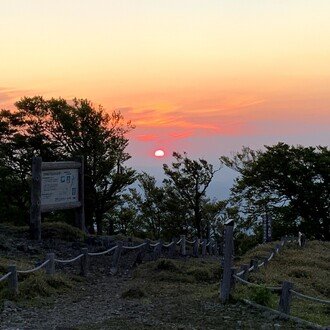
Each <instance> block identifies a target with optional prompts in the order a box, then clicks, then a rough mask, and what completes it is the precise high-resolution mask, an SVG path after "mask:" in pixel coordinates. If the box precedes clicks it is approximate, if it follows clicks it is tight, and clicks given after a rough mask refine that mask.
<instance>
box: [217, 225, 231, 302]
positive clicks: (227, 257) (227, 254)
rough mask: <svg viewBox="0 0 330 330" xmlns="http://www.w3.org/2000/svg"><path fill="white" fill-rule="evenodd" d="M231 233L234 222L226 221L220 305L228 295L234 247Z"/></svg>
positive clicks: (225, 300)
mask: <svg viewBox="0 0 330 330" xmlns="http://www.w3.org/2000/svg"><path fill="white" fill-rule="evenodd" d="M233 232H234V220H228V221H227V222H226V224H225V240H224V260H223V273H222V281H221V288H220V299H221V302H222V303H225V302H227V301H228V299H229V295H230V285H231V277H232V273H231V264H232V255H233V247H234V244H233V243H234V242H233Z"/></svg>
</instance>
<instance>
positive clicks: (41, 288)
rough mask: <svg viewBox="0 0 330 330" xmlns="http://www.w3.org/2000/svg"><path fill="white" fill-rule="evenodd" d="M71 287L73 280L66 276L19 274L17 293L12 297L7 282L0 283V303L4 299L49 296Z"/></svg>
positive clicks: (29, 299)
mask: <svg viewBox="0 0 330 330" xmlns="http://www.w3.org/2000/svg"><path fill="white" fill-rule="evenodd" d="M72 287H73V282H72V281H71V279H69V278H68V277H67V276H65V275H62V274H56V275H54V276H48V275H46V274H44V273H32V274H29V275H24V276H22V275H19V284H18V289H19V293H18V295H17V296H15V297H13V296H12V294H11V293H10V292H9V290H8V286H7V282H6V281H4V282H1V283H0V303H1V305H2V303H3V301H4V300H15V301H20V302H25V303H26V302H27V301H33V300H35V299H36V298H44V297H50V296H52V295H54V294H57V293H61V292H65V291H67V290H69V289H71V288H72Z"/></svg>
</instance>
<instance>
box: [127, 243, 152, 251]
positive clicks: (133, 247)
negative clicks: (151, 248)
mask: <svg viewBox="0 0 330 330" xmlns="http://www.w3.org/2000/svg"><path fill="white" fill-rule="evenodd" d="M145 245H147V243H142V244H140V245H135V246H123V249H124V250H135V249H139V248H141V247H143V246H145Z"/></svg>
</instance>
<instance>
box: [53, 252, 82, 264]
mask: <svg viewBox="0 0 330 330" xmlns="http://www.w3.org/2000/svg"><path fill="white" fill-rule="evenodd" d="M83 256H84V254H83V253H82V254H79V256H77V257H75V258H72V259H67V260H61V259H54V261H56V262H59V263H61V264H69V263H71V262H75V261H76V260H79V259H80V258H81V257H83Z"/></svg>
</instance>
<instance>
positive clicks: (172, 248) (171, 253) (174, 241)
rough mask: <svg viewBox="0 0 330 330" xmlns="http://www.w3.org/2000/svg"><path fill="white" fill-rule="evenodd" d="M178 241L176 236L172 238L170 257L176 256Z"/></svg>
mask: <svg viewBox="0 0 330 330" xmlns="http://www.w3.org/2000/svg"><path fill="white" fill-rule="evenodd" d="M176 242H177V239H176V238H173V239H172V243H173V244H172V245H171V246H169V248H168V257H169V258H170V259H171V258H173V257H174V254H175V248H176Z"/></svg>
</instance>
